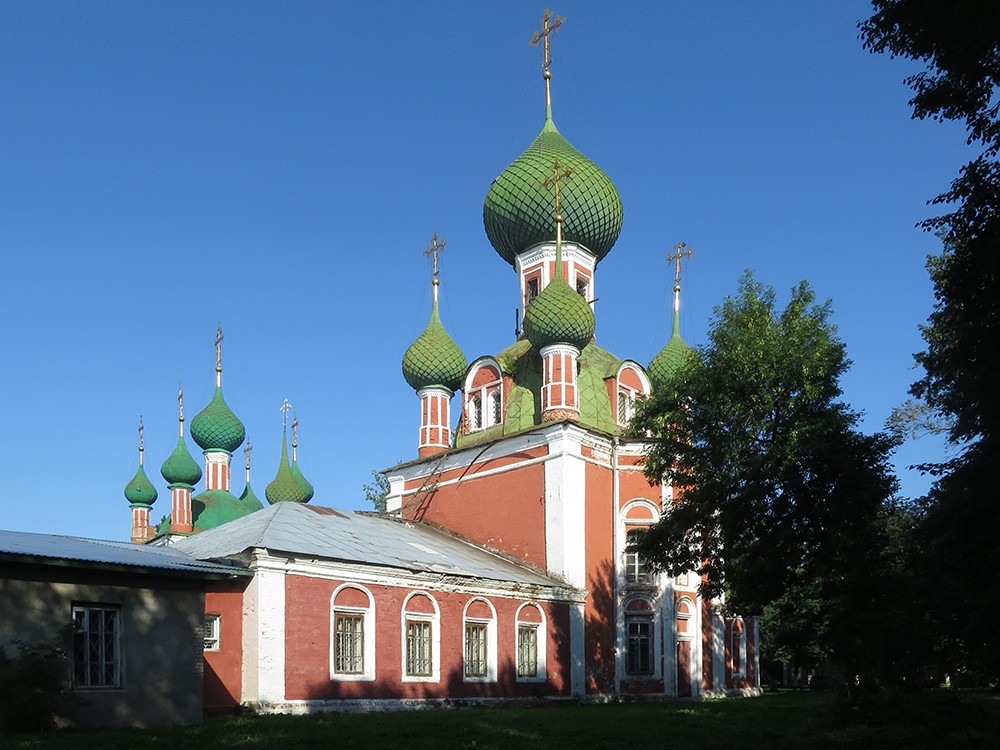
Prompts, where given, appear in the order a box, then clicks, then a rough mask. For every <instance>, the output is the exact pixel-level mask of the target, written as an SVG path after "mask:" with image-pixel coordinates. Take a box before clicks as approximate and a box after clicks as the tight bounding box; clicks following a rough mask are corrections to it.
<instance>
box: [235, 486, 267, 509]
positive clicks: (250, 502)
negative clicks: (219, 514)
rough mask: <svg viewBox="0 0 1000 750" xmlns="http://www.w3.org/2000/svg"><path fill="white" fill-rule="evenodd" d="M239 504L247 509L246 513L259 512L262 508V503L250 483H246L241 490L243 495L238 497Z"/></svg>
mask: <svg viewBox="0 0 1000 750" xmlns="http://www.w3.org/2000/svg"><path fill="white" fill-rule="evenodd" d="M240 503H242V505H243V507H244V508H246V509H247V512H248V513H253V512H254V511H255V510H260V509H261V508H263V507H264V503H262V502H261V501H260V500H259V499H258V498H257V495H256V493H255V492H254V491H253V487H251V486H250V482H247V484H246V487H244V488H243V494H242V495H240Z"/></svg>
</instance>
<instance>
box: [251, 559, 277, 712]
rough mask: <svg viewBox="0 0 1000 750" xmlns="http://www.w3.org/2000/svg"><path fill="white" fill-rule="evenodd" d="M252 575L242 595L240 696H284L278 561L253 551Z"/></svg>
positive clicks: (257, 699)
mask: <svg viewBox="0 0 1000 750" xmlns="http://www.w3.org/2000/svg"><path fill="white" fill-rule="evenodd" d="M252 567H253V569H254V572H255V575H254V577H253V580H252V581H251V583H250V586H249V587H247V593H246V595H245V599H244V630H243V700H244V701H246V702H250V703H260V704H265V705H266V704H269V703H279V702H282V701H284V700H285V574H284V572H283V571H282V570H281V569H280V568H279V567H278V561H274V560H269V559H267V557H266V553H263V554H261V553H259V552H257V553H255V554H254V564H253V565H252Z"/></svg>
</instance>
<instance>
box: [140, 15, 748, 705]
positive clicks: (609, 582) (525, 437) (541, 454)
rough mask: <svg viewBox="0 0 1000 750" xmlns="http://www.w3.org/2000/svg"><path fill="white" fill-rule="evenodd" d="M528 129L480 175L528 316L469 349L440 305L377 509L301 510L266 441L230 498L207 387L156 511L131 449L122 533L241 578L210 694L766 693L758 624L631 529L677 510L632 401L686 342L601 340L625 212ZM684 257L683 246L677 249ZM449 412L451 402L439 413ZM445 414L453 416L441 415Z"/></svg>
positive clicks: (420, 342) (222, 442) (217, 615)
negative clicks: (598, 332) (621, 352)
mask: <svg viewBox="0 0 1000 750" xmlns="http://www.w3.org/2000/svg"><path fill="white" fill-rule="evenodd" d="M550 30H551V29H550V27H549V25H548V17H547V18H546V21H545V25H544V32H545V33H544V34H543V35H542V36H543V37H544V41H545V44H546V50H545V65H544V66H543V68H544V71H545V86H546V109H545V119H544V122H543V126H542V130H541V132H540V133H539V135H538V136H537V138H536V139H535V140H534V141H533V142H532V143H531V144H530V145H529V146H528V148H527V150H526V151H525V152H524V153H523V154H522V155H521V156H519V157H518V158H517V159H516V160H515V161H514V162H513V163H512V164H511V165H510V166H509V167H508V168H507V169H506V170H504V171H503V172H502V173H501V174H500V175H499V176H498V177H497V178H496V179H495V180H494V181H493V183H492V185H491V186H490V188H489V190H488V192H487V196H486V201H485V205H484V224H485V230H486V233H487V236H488V238H489V240H490V242H491V244H492V245H493V247H494V248H495V249H496V251H497V253H498V254H499V255H500V257H501V258H502V259H503V260H504V261H505V262H507V263H509V264H510V265H511V266H512V268H513V270H514V272H515V276H516V278H517V283H518V285H519V290H520V295H521V312H522V317H521V319H522V320H523V326H522V329H521V330H520V331H519V334H518V337H517V339H516V340H515V341H514V342H513V343H512V344H511V345H510V346H508V347H507V348H505V349H503V350H502V351H500V352H498V353H497V354H495V355H494V356H487V357H480V358H479V359H477V360H475V361H474V362H472V363H471V364H470V363H468V362H467V360H466V357H465V356H464V354H463V353H462V351H461V349H460V347H459V346H458V345H457V344H456V342H455V341H454V340H453V339H452V338H451V337H450V336H449V335H448V334H447V332H446V331H445V328H444V325H443V323H442V319H441V314H440V311H439V290H440V285H439V283H438V278H437V265H438V252H439V251H440V249H441V248H442V247H443V243H440V242H439V240H438V238H437V237H436V236H435V238H434V240H433V241H432V244H431V246H430V248H429V249H428V251H429V253H430V254H431V255H432V256H433V259H434V274H433V279H432V284H433V290H434V297H433V307H432V310H431V314H430V320H429V322H428V324H427V327H426V329H425V330H424V331H423V333H422V334H421V335H420V336H419V337H418V338H417V340H416V341H414V342H413V344H412V345H411V346H410V347H409V349H407V351H406V353H405V354H404V357H403V363H402V369H403V375H404V378H405V380H406V382H407V383H408V384H409V385H410V387H412V388H413V389H414V391H415V393H416V396H417V402H418V404H419V408H418V409H415V411H416V412H418V414H419V417H418V419H415V420H414V421H415V422H419V424H418V428H417V430H416V435H417V440H416V443H417V445H416V449H417V450H416V454H417V456H416V458H415V459H414V460H412V461H408V462H406V463H403V464H400V465H399V466H395V467H393V468H391V469H389V470H387V471H386V476H387V478H388V480H389V486H390V491H389V494H388V497H387V498H386V502H387V507H386V513H385V514H383V515H377V514H374V513H358V512H350V511H337V510H333V509H330V508H323V507H319V506H316V505H309V504H307V503H309V500H310V499H311V498H312V495H313V492H314V490H313V488H312V486H311V485H309V483H308V482H307V481H306V479H305V477H304V476H303V475H302V472H301V470H300V469H299V467H298V462H297V460H296V456H295V447H296V440H295V430H294V423H293V440H292V446H293V460H292V461H291V462H289V461H288V455H287V449H286V446H285V444H284V443H283V445H282V453H283V455H282V461H281V464H280V467H281V468H280V469H279V472H278V476H277V477H276V478H275V480H274V481H273V482H272V483H271V484H270V485H268V487H267V491H266V493H265V495H266V499H267V501H268V504H269V505H268V506H267V507H265V506H264V504H263V503H261V502H260V501H259V500H258V499H257V497H256V495H255V493H254V492H253V490H252V489H251V488H250V483H249V458H248V459H247V470H248V473H247V483H246V489H245V490H244V492H243V494H242V495H241V496H240V497H237V496H235V495H234V494H233V493H232V491H231V478H230V463H231V459H232V455H233V453H234V452H235V451H236V450H237V449H239V447H240V446H241V445H242V444H243V441H244V438H245V435H244V431H243V427H242V424H241V423H240V422H239V420H238V418H237V417H236V415H235V414H234V413H233V412H232V411H231V410H230V409H229V407H228V406H227V405H226V403H225V400H224V398H223V396H222V380H221V372H222V367H221V332H220V334H219V335H218V336H217V342H216V344H217V359H216V378H217V380H216V386H217V387H216V393H215V397H214V398H213V400H212V402H211V403H210V404H209V405H208V406H207V407H206V408H205V409H204V410H202V412H200V413H199V414H198V415H197V416H196V417H195V418H194V419H193V420H192V424H191V437H192V438H193V439H194V440H195V442H196V443H197V444H198V445H199V447H201V449H202V450H203V452H204V478H205V489H204V490H203V491H202V492H201V493H199V494H194V491H195V485H196V484H197V483H198V482H199V481H200V480H201V478H202V468H201V466H199V465H198V464H197V463H196V462H195V461H194V459H193V458H192V457H191V455H190V453H189V451H188V449H187V447H186V439H185V437H184V429H183V428H184V417H183V409H181V410H180V414H179V417H180V419H179V425H180V429H179V435H178V443H177V448H176V449H175V451H174V453H173V454H171V456H170V457H169V458H168V459H167V461H166V462H165V463H164V464H163V467H162V469H161V473H162V475H163V477H164V479H165V480H166V481H167V483H168V485H169V488H170V493H171V514H170V518H169V520H168V521H166V522H164V523H163V524H161V525H160V526H159V527H153V526H152V525H151V523H150V521H149V508H150V505H151V503H152V502H153V500H155V496H156V492H155V490H154V489H153V488H152V484H151V483H150V481H149V479H148V478H147V476H146V474H145V471H144V469H143V466H142V462H141V451H140V466H139V469H138V471H137V474H136V476H135V478H134V479H133V480H132V482H130V483H129V485H128V486H127V487H126V497H127V498H128V500H129V502H130V505H131V507H132V516H133V523H132V540H133V541H134V542H136V543H145V542H150V541H152V543H170V544H173V545H174V546H175V547H176V548H177V549H178V550H181V551H184V552H186V553H188V554H190V555H192V556H193V557H196V558H198V559H201V560H228V561H235V562H238V563H240V564H242V565H243V566H245V567H246V568H247V569H248V570H249V571H250V572H251V573H252V576H250V577H247V578H241V579H239V580H235V581H233V582H230V583H227V584H225V585H222V584H220V585H218V586H216V587H215V589H214V590H210V591H209V592H208V594H207V595H206V646H205V680H206V685H205V696H206V697H205V700H206V708H207V710H210V711H221V710H225V709H227V708H231V707H234V706H236V705H237V704H239V703H253V704H257V705H258V706H260V707H262V708H263V709H265V710H282V711H306V710H319V709H330V708H340V707H349V706H361V705H366V706H367V705H382V706H389V705H395V704H400V705H406V704H407V703H409V702H412V701H419V702H426V701H440V700H482V701H491V700H510V699H526V698H541V697H552V698H556V697H562V698H570V697H577V698H581V699H588V698H589V699H606V698H609V697H610V698H613V697H616V696H624V695H642V696H650V697H655V696H660V697H663V696H676V697H686V696H690V697H698V696H705V695H712V694H723V693H732V692H753V691H756V690H758V689H759V676H758V643H759V628H758V623H757V620H756V618H752V617H746V618H743V617H735V616H732V615H731V614H727V613H725V611H724V607H723V606H722V602H720V601H716V600H710V599H706V598H703V597H701V596H700V595H699V592H698V584H699V580H698V577H697V575H696V574H694V573H686V574H683V575H679V576H675V577H672V576H667V575H666V574H664V573H661V572H656V571H653V570H652V569H651V568H650V566H648V565H647V564H646V561H645V560H643V559H642V558H641V557H640V556H638V555H637V554H636V553H635V552H633V551H631V548H630V546H629V542H630V541H631V540H632V539H633V538H634V537H635V536H636V535H637V534H641V533H642V531H643V530H644V529H645V528H647V527H649V526H650V525H652V524H655V523H656V522H657V521H658V520H659V519H660V518H661V517H662V516H663V515H664V514H665V513H669V512H670V509H671V507H672V505H673V504H675V503H678V502H683V498H682V497H679V496H677V495H676V494H675V493H674V491H673V489H672V488H671V486H670V485H669V484H667V483H654V484H650V482H649V481H648V480H647V479H646V477H645V475H644V474H643V462H642V459H643V455H644V451H645V449H646V447H647V441H646V440H644V439H637V438H634V437H630V436H629V435H628V432H627V427H628V423H629V420H630V419H631V417H632V415H633V413H634V410H635V407H636V404H637V402H638V401H640V400H641V399H643V398H645V397H647V396H649V395H650V394H651V393H652V392H653V391H654V389H656V388H657V387H662V386H663V385H664V384H665V383H667V382H669V379H670V377H671V375H672V373H673V372H674V371H675V370H676V368H677V367H679V366H680V365H681V363H682V362H683V361H684V359H685V358H686V357H688V356H691V350H690V349H689V348H688V347H687V345H686V344H684V342H683V340H682V339H681V338H680V333H679V325H678V316H679V291H680V289H679V285H675V288H674V330H673V335H672V336H671V338H670V340H669V341H668V342H666V345H665V346H664V347H663V349H662V351H660V353H659V354H658V355H657V356H656V357H654V359H653V360H652V361H651V362H650V363H648V365H646V366H643V365H642V364H640V363H638V362H636V361H634V360H630V359H623V358H620V357H618V356H616V355H614V354H612V353H611V352H609V351H607V350H605V349H603V348H601V347H599V346H598V345H597V344H596V342H595V341H594V326H595V321H594V313H593V306H592V302H593V300H594V299H595V288H596V284H597V282H598V273H597V269H598V264H599V263H600V262H601V261H602V260H603V259H604V258H605V257H606V256H607V255H608V253H609V252H610V251H611V250H612V248H613V247H614V244H615V241H616V240H617V238H618V234H619V232H620V229H621V222H622V204H621V200H620V197H619V195H618V192H617V190H616V188H615V186H614V184H613V183H612V181H611V180H610V178H609V177H608V176H607V175H606V174H605V173H604V172H603V171H602V170H601V169H600V168H599V167H598V166H597V165H596V164H595V163H594V162H592V161H591V160H590V159H588V158H587V157H586V156H584V155H583V154H581V153H580V152H579V151H577V150H576V149H575V148H574V147H573V146H572V145H570V143H569V142H568V141H567V140H566V139H565V138H564V137H563V136H562V135H561V133H560V132H559V131H558V129H557V128H556V126H555V123H554V119H553V116H552V107H551V99H550V93H549V87H550V74H549V67H548V49H547V44H548V32H549V31H550ZM678 252H679V250H678ZM453 406H454V407H455V412H456V413H455V414H454V415H453V414H452V408H453ZM456 425H457V426H456Z"/></svg>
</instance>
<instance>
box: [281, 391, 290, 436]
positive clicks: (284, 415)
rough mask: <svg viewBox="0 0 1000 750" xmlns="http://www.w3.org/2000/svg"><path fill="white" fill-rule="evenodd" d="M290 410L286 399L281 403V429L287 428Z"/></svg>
mask: <svg viewBox="0 0 1000 750" xmlns="http://www.w3.org/2000/svg"><path fill="white" fill-rule="evenodd" d="M291 410H292V405H291V404H290V403H288V399H287V398H286V399H285V400H284V401H282V402H281V429H283V430H284V429H286V428H287V427H288V412H290V411H291Z"/></svg>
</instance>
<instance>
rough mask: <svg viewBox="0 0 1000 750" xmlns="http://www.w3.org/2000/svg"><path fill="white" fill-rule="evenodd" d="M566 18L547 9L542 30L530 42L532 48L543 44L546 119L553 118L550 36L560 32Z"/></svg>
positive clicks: (543, 17) (543, 15) (543, 16)
mask: <svg viewBox="0 0 1000 750" xmlns="http://www.w3.org/2000/svg"><path fill="white" fill-rule="evenodd" d="M553 18H554V19H555V20H554V21H552V23H551V24H550V23H549V20H550V19H553ZM565 20H566V16H556V15H554V14H553V13H552V11H551V10H549V9H548V8H546V9H545V13H544V14H542V30H541V31H536V32H535V35H534V36H533V37H531V39H530V40H529V41H528V44H530V45H531V46H532V47H537V46H538V43H539V42H541V43H542V77H543V78H544V79H545V115H546V117H551V116H552V90H551V87H550V86H549V81H550V80H551V78H552V72H551V71H550V70H549V67H550V66H551V65H552V55H551V54H550V52H549V36H550V35H551V34H552V33H553V32H555V31H558V29H559V27H560V26H562V25H563V22H565Z"/></svg>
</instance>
